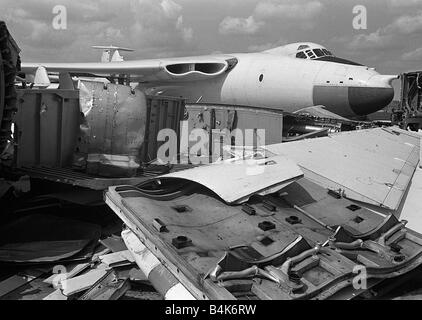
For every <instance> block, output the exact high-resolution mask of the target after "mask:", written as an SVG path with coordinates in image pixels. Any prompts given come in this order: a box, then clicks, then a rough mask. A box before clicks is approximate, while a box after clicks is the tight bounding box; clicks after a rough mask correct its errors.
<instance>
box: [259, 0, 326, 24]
mask: <svg viewBox="0 0 422 320" xmlns="http://www.w3.org/2000/svg"><path fill="white" fill-rule="evenodd" d="M322 9H323V5H322V3H321V2H319V1H310V2H305V3H303V2H302V3H300V1H299V2H298V1H297V0H296V1H281V2H280V1H267V2H260V3H258V5H257V6H256V8H255V13H254V15H255V16H256V17H257V18H258V19H260V20H265V19H272V18H276V19H292V18H293V19H295V20H308V19H312V18H314V17H315V16H317V15H318V14H319V13H320V12H321V11H322Z"/></svg>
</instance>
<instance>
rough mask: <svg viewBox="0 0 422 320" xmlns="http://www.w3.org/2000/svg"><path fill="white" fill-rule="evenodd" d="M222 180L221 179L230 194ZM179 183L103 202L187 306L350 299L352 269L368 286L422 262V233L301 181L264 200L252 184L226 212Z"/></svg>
mask: <svg viewBox="0 0 422 320" xmlns="http://www.w3.org/2000/svg"><path fill="white" fill-rule="evenodd" d="M270 160H271V158H268V159H267V161H270ZM227 165H228V164H225V163H224V164H215V165H213V166H215V168H217V167H218V166H221V167H224V166H227ZM275 166H276V167H278V168H279V169H280V170H282V169H283V168H282V166H283V165H282V163H280V164H277V165H275ZM201 169H204V170H203V171H202V172H201ZM213 170H214V169H213ZM213 170H211V171H210V170H209V169H208V168H207V167H200V168H198V169H197V171H195V177H198V176H201V177H202V178H204V179H206V178H207V177H210V175H214V174H215V171H213ZM222 172H223V170H222ZM182 175H183V174H182ZM227 175H228V174H226V176H221V179H222V180H221V181H225V182H224V183H226V184H227V185H228V186H230V187H232V188H233V190H234V189H236V188H239V186H240V185H241V184H240V183H239V182H238V181H237V180H236V179H235V180H227V179H226V178H227ZM187 176H188V174H186V175H184V176H183V177H182V179H176V178H174V179H166V177H163V178H159V179H153V180H151V181H148V182H146V183H143V184H141V185H139V186H138V187H131V186H120V187H110V188H109V191H108V192H106V194H105V200H106V203H107V204H108V205H109V206H110V208H111V209H113V211H114V212H115V213H116V214H117V215H118V216H119V217H120V218H121V219H122V220H123V222H124V223H125V224H126V226H127V227H128V228H129V229H130V230H131V231H132V232H133V233H134V234H135V235H136V236H137V238H138V239H139V241H140V242H141V243H142V244H143V245H144V246H145V247H146V248H147V249H148V250H149V251H150V253H152V254H153V255H154V256H155V257H157V258H158V260H159V261H160V262H161V263H162V265H164V266H165V267H166V269H167V271H169V272H170V273H171V275H172V276H173V277H175V278H176V279H177V281H179V282H180V283H182V284H183V287H184V288H185V289H186V290H187V291H189V292H190V294H192V295H193V296H194V297H195V298H196V299H264V300H267V299H287V300H292V299H326V298H335V297H336V294H340V293H342V292H343V293H344V292H345V291H346V292H349V294H350V293H351V292H352V293H353V292H358V291H354V289H353V278H354V277H355V276H356V273H357V272H358V271H357V270H359V268H363V267H364V268H365V270H366V272H367V275H368V281H371V280H376V279H385V278H391V277H395V276H398V275H401V274H404V273H406V272H408V271H410V270H412V269H414V268H416V267H417V266H419V265H420V264H421V263H422V236H421V235H419V234H418V233H415V232H413V231H411V230H409V229H407V228H406V227H405V225H406V221H399V220H397V219H396V218H395V217H394V216H393V215H387V216H382V215H379V214H376V213H374V212H372V211H369V210H367V209H365V208H363V207H361V206H359V205H358V204H356V203H354V202H352V201H350V200H348V199H346V198H343V197H341V196H338V195H337V194H335V193H332V192H330V191H329V190H327V189H325V188H323V187H321V186H319V185H317V184H315V183H314V182H312V181H311V180H309V179H306V178H301V179H299V180H296V181H293V182H291V183H289V184H288V185H287V186H285V187H283V188H282V189H281V190H277V191H276V190H273V193H271V194H265V195H259V194H258V193H259V192H258V191H259V190H261V189H262V188H261V186H260V187H257V188H256V189H255V195H254V196H251V197H250V198H249V200H248V201H247V202H245V203H243V204H242V205H232V206H230V205H227V204H226V203H225V201H224V200H223V199H221V198H220V197H219V196H218V195H217V194H218V188H216V186H215V185H208V186H209V187H210V188H211V189H208V188H207V187H204V186H203V185H200V184H198V183H196V182H194V181H193V180H194V179H191V180H189V179H187ZM192 176H193V175H191V177H192ZM279 182H280V183H282V182H283V181H282V180H280V181H279ZM215 188H216V189H215ZM268 188H270V185H268ZM135 253H136V252H135ZM140 264H141V265H140V267H141V269H142V263H140ZM169 278H170V277H169ZM160 281H161V283H153V285H154V286H158V287H160V286H161V287H162V286H163V283H162V281H166V280H165V279H161V280H160ZM172 281H173V282H172V283H174V280H172ZM350 295H352V294H350Z"/></svg>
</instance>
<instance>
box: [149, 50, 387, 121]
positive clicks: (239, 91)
mask: <svg viewBox="0 0 422 320" xmlns="http://www.w3.org/2000/svg"><path fill="white" fill-rule="evenodd" d="M233 56H234V57H236V58H237V60H238V63H237V65H236V66H235V68H233V70H231V71H229V72H227V73H225V74H223V75H221V76H220V77H218V78H212V79H208V80H207V79H206V80H199V81H188V82H180V83H177V84H171V85H169V84H165V83H159V82H151V83H147V84H144V86H145V87H146V88H148V89H149V91H150V92H151V93H155V94H157V93H159V94H162V95H170V96H174V95H175V96H183V97H185V98H186V99H187V101H188V102H192V103H194V102H198V101H200V102H206V103H224V104H237V105H252V106H258V107H271V108H278V109H282V110H284V111H287V112H295V111H298V110H300V109H303V108H306V107H310V106H314V105H324V106H325V107H326V108H327V109H328V110H329V111H331V112H334V113H336V114H338V115H341V116H343V117H355V116H362V115H367V114H370V113H373V112H375V111H377V110H380V109H382V108H383V107H385V106H387V105H388V104H389V103H390V102H391V100H392V99H393V97H394V90H393V88H392V86H391V81H392V80H393V79H394V77H392V76H382V75H380V74H379V73H378V72H376V71H375V70H374V69H371V68H368V67H366V66H361V65H351V64H344V63H337V62H331V61H318V60H305V59H297V58H292V57H289V56H278V55H274V54H268V53H248V54H231V55H230V57H233Z"/></svg>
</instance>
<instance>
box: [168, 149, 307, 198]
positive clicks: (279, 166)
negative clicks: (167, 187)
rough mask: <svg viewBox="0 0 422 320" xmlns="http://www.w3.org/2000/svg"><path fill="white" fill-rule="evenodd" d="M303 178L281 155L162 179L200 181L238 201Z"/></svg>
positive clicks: (210, 166)
mask: <svg viewBox="0 0 422 320" xmlns="http://www.w3.org/2000/svg"><path fill="white" fill-rule="evenodd" d="M301 177H303V172H302V171H301V170H300V168H299V167H298V166H297V165H296V164H295V163H294V162H292V161H290V160H289V159H287V158H285V157H284V156H276V157H272V158H268V159H261V160H236V161H225V162H223V163H217V164H212V165H209V166H200V167H197V168H193V169H188V170H183V171H178V172H174V173H170V174H167V175H164V176H162V177H161V179H174V178H177V179H184V180H189V181H193V182H196V183H199V184H201V185H203V186H205V187H206V188H208V189H210V190H211V191H213V192H214V193H216V194H217V195H218V196H219V197H221V198H222V199H223V200H224V201H225V202H226V203H229V204H239V203H242V202H245V201H248V199H249V197H251V196H252V195H254V194H258V195H266V194H270V193H274V192H277V191H278V190H281V189H282V188H284V187H285V186H287V185H289V184H290V183H292V182H294V181H296V180H297V179H299V178H301Z"/></svg>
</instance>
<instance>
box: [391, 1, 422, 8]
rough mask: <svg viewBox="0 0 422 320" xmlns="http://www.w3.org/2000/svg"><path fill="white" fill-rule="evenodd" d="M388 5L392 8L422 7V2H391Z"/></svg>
mask: <svg viewBox="0 0 422 320" xmlns="http://www.w3.org/2000/svg"><path fill="white" fill-rule="evenodd" d="M388 4H389V5H390V6H391V7H395V8H397V7H413V6H421V5H422V0H389V1H388Z"/></svg>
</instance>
